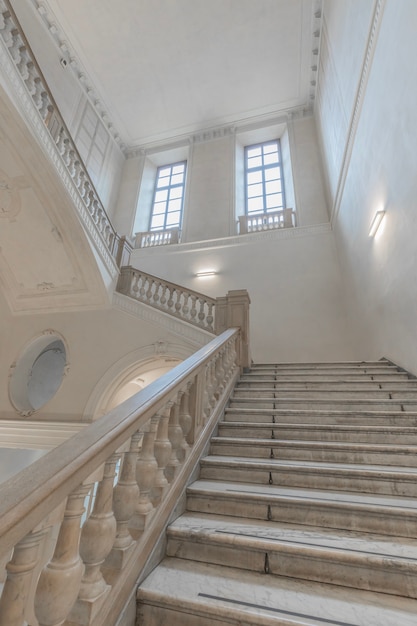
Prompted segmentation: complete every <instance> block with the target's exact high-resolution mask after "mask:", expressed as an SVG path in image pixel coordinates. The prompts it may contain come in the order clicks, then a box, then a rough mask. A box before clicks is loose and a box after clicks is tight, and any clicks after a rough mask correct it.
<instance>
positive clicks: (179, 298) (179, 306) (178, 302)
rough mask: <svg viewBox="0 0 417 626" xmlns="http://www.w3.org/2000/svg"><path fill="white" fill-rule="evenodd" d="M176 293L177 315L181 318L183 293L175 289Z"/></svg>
mask: <svg viewBox="0 0 417 626" xmlns="http://www.w3.org/2000/svg"><path fill="white" fill-rule="evenodd" d="M175 293H176V294H177V300H176V302H175V314H176V315H178V316H179V314H180V311H181V295H182V292H181V291H180V289H175Z"/></svg>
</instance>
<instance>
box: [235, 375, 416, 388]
mask: <svg viewBox="0 0 417 626" xmlns="http://www.w3.org/2000/svg"><path fill="white" fill-rule="evenodd" d="M240 380H241V382H244V381H247V380H250V381H251V382H255V381H271V380H274V381H275V382H277V383H278V384H281V385H282V384H283V383H286V382H293V383H333V382H339V383H345V382H359V383H364V382H368V383H370V382H376V383H381V384H382V383H392V384H393V385H394V386H395V385H396V383H397V382H399V381H403V382H404V381H410V380H414V379H410V378H409V376H408V375H407V374H404V373H400V372H396V373H394V374H393V373H379V374H365V373H362V374H334V373H331V372H329V373H328V374H323V373H319V372H310V373H306V372H305V373H301V374H297V373H296V372H294V373H287V374H281V373H279V374H276V375H275V374H272V375H271V374H268V373H263V374H253V375H250V376H245V377H242V378H241V379H240Z"/></svg>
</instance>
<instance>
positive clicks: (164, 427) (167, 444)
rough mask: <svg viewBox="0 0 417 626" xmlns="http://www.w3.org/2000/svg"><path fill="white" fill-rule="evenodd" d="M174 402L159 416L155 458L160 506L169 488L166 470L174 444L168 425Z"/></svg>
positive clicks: (157, 497) (156, 499)
mask: <svg viewBox="0 0 417 626" xmlns="http://www.w3.org/2000/svg"><path fill="white" fill-rule="evenodd" d="M172 405H173V402H168V404H166V405H165V406H164V408H163V410H162V411H161V412H160V414H159V415H158V417H159V422H158V430H157V433H156V439H155V458H156V461H157V463H158V471H157V474H156V479H155V489H154V494H155V498H154V504H156V505H157V504H159V502H160V501H161V500H162V498H163V495H164V492H165V491H166V488H167V487H168V480H167V477H166V476H165V468H166V466H167V464H168V462H169V459H170V457H171V451H172V444H171V441H170V440H169V438H168V423H169V417H170V413H171V407H172Z"/></svg>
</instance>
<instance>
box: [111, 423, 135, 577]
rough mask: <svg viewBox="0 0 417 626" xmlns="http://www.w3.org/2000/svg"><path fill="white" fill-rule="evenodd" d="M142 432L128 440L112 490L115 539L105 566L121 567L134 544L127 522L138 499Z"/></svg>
mask: <svg viewBox="0 0 417 626" xmlns="http://www.w3.org/2000/svg"><path fill="white" fill-rule="evenodd" d="M141 440H142V433H141V432H140V431H137V432H136V433H134V434H133V435H132V437H131V440H130V447H129V450H128V451H127V452H125V454H124V458H123V464H122V468H121V472H120V477H119V480H118V483H117V485H116V487H115V488H114V490H113V511H114V516H115V518H116V521H117V529H116V539H115V540H114V544H113V548H112V550H111V552H110V554H109V555H108V557H107V559H106V562H105V565H106V567H110V568H115V569H122V568H123V566H124V564H125V562H126V559H127V557H128V555H129V554H130V551H131V549H132V548H133V546H134V541H133V538H132V535H131V534H130V532H129V522H130V520H131V518H132V516H133V513H134V512H135V507H136V505H137V503H138V500H139V487H138V483H137V481H136V463H137V461H138V454H139V444H140V442H141Z"/></svg>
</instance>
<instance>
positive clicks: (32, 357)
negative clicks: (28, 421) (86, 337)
mask: <svg viewBox="0 0 417 626" xmlns="http://www.w3.org/2000/svg"><path fill="white" fill-rule="evenodd" d="M11 369H12V372H11V377H10V384H9V396H10V401H11V403H12V404H13V406H14V407H15V409H16V410H17V411H18V412H19V413H20V414H21V415H24V416H27V415H31V414H32V413H34V412H35V411H38V410H39V409H40V408H42V407H43V406H45V404H46V403H47V402H49V400H51V399H52V398H53V397H54V396H55V394H56V393H57V391H58V389H59V388H60V386H61V383H62V380H63V378H64V376H65V373H66V370H67V349H66V347H65V343H64V341H63V339H62V337H61V336H60V335H58V334H57V333H55V332H53V331H45V333H43V334H42V335H41V336H40V337H37V338H36V339H34V340H33V341H31V342H30V343H29V344H28V345H27V346H26V347H25V348H24V350H23V352H22V354H21V355H20V356H19V358H18V360H17V361H16V364H15V365H13V366H12V368H11Z"/></svg>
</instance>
